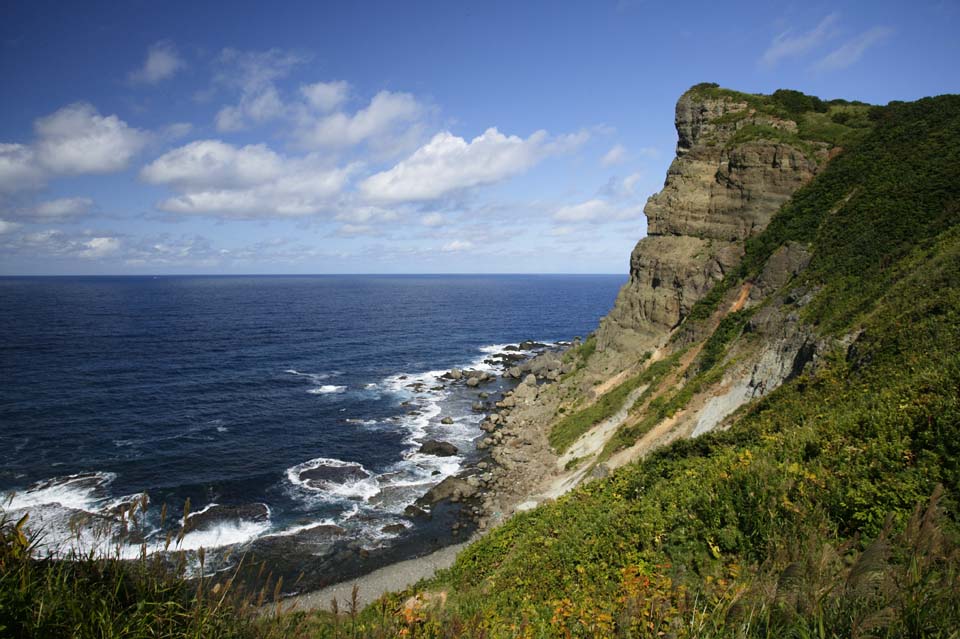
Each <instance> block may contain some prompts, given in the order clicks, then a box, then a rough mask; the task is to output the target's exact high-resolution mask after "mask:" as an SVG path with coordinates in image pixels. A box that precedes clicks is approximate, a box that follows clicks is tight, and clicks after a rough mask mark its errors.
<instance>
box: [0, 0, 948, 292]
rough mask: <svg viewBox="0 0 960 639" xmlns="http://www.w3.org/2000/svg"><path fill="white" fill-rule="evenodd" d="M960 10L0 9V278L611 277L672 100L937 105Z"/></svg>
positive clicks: (658, 176) (525, 5)
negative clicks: (740, 94)
mask: <svg viewBox="0 0 960 639" xmlns="http://www.w3.org/2000/svg"><path fill="white" fill-rule="evenodd" d="M957 33H960V0H933V1H928V0H916V1H914V2H909V3H906V2H886V1H874V2H818V1H816V0H813V1H804V2H790V1H786V2H777V3H769V2H756V3H747V2H729V1H728V2H723V3H718V2H709V3H706V2H704V3H699V2H693V1H688V2H682V3H678V2H654V1H653V0H648V1H643V0H610V1H606V2H605V1H602V0H597V1H593V2H574V1H569V2H555V1H552V2H515V1H512V2H493V1H484V2H452V1H446V2H397V1H391V2H364V1H360V0H357V1H354V2H334V1H330V2H274V3H266V2H243V1H239V0H234V1H231V2H222V3H212V2H199V1H193V2H184V3H180V2H162V3H158V2H145V1H138V0H130V1H127V2H121V3H116V2H113V3H105V2H104V3H99V2H84V3H71V2H44V1H40V0H29V1H22V2H21V1H14V0H7V1H6V2H3V3H2V5H0V275H98V274H181V273H211V274H242V273H263V274H273V273H626V272H627V270H628V268H629V255H630V251H631V250H632V248H633V246H634V245H635V244H636V242H637V241H638V240H639V239H641V238H642V237H643V236H644V234H645V232H646V221H645V218H644V216H643V206H644V203H645V202H646V199H647V198H648V197H649V196H650V195H652V194H653V193H655V192H656V191H657V190H659V189H660V187H661V186H662V184H663V181H664V177H665V174H666V170H667V168H668V166H669V165H670V162H671V160H672V159H673V154H674V147H675V144H676V132H675V130H674V127H673V115H674V105H675V103H676V99H677V98H678V97H679V96H680V95H681V94H682V93H683V91H685V90H686V89H687V88H689V87H690V86H692V85H694V84H696V83H699V82H717V83H719V84H721V85H722V86H725V87H729V88H733V89H737V90H740V91H746V92H751V93H771V92H773V91H775V90H776V89H779V88H791V89H798V90H801V91H804V92H805V93H810V94H814V95H818V96H820V97H822V98H840V97H842V98H847V99H855V100H862V101H864V102H869V103H873V104H885V103H887V102H889V101H891V100H915V99H918V98H921V97H924V96H929V95H938V94H943V93H956V92H957V91H958V90H960V86H958V85H960V71H958V68H960V38H958V37H957V35H956V34H957Z"/></svg>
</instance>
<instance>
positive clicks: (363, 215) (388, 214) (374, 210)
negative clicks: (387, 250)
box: [335, 206, 400, 224]
mask: <svg viewBox="0 0 960 639" xmlns="http://www.w3.org/2000/svg"><path fill="white" fill-rule="evenodd" d="M398 217H400V216H399V215H398V214H397V212H396V211H394V210H392V209H384V208H380V207H377V206H358V207H354V208H350V209H346V210H342V211H340V212H339V213H337V214H336V216H335V219H336V220H337V221H339V222H349V223H352V224H369V223H373V222H376V223H382V222H392V221H394V220H396V219H397V218H398Z"/></svg>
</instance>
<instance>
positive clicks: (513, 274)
mask: <svg viewBox="0 0 960 639" xmlns="http://www.w3.org/2000/svg"><path fill="white" fill-rule="evenodd" d="M431 275H432V276H443V277H450V276H456V275H463V276H478V275H482V276H492V275H510V276H515V275H563V276H568V277H569V276H597V275H603V276H612V275H629V273H550V272H511V273H485V272H476V273H432V272H431V273H414V272H411V273H87V274H84V273H78V274H62V273H61V274H36V273H28V274H7V273H0V279H2V278H17V277H21V278H25V277H384V276H393V277H424V276H431Z"/></svg>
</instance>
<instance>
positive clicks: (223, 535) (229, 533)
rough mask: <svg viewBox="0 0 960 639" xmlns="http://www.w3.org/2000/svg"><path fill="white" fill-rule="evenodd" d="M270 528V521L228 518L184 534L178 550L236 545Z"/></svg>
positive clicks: (177, 547)
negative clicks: (208, 526) (211, 525)
mask: <svg viewBox="0 0 960 639" xmlns="http://www.w3.org/2000/svg"><path fill="white" fill-rule="evenodd" d="M269 529H270V522H269V521H247V520H245V519H240V520H228V521H224V522H221V523H219V524H217V525H216V526H213V527H211V528H205V529H202V530H194V531H192V532H188V533H187V534H186V535H184V536H183V540H182V541H181V542H180V544H178V545H177V546H176V549H177V550H199V549H200V548H219V547H221V546H234V545H237V544H243V543H246V542H248V541H252V540H254V539H256V538H257V537H260V536H261V535H263V533H265V532H266V531H268V530H269Z"/></svg>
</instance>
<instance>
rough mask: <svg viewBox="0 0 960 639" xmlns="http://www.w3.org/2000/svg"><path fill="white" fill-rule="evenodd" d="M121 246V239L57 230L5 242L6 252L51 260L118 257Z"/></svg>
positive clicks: (39, 232)
mask: <svg viewBox="0 0 960 639" xmlns="http://www.w3.org/2000/svg"><path fill="white" fill-rule="evenodd" d="M121 246H122V242H121V240H120V238H118V237H115V236H112V235H106V234H100V233H95V232H93V231H84V232H83V233H80V234H68V233H65V232H64V231H61V230H59V229H47V230H43V231H36V232H33V233H26V234H23V235H20V236H19V237H17V238H15V239H14V240H13V241H11V242H7V243H5V244H4V245H3V247H4V248H5V249H7V250H12V251H19V252H27V253H30V254H31V255H34V256H36V255H46V256H52V257H64V258H80V259H99V258H103V257H107V256H110V255H113V254H115V253H117V252H118V251H119V250H120V248H121Z"/></svg>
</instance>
